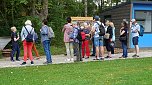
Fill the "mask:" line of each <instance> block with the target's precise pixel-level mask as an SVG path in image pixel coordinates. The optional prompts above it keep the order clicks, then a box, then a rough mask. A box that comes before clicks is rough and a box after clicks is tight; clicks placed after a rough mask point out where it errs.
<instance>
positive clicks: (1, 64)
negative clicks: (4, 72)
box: [0, 51, 152, 68]
mask: <svg viewBox="0 0 152 85" xmlns="http://www.w3.org/2000/svg"><path fill="white" fill-rule="evenodd" d="M121 55H122V54H115V55H114V57H113V58H111V59H105V60H115V59H119V57H120V56H121ZM132 55H133V53H129V54H128V56H129V57H128V58H132V57H131V56H132ZM139 55H140V58H144V57H152V51H148V52H140V54H139ZM105 56H106V55H105ZM93 58H94V57H90V58H89V59H83V62H89V61H93ZM52 59H53V64H60V63H73V61H70V62H67V61H65V59H66V56H64V55H53V56H52ZM22 62H23V60H21V61H15V62H11V61H10V60H9V58H4V59H1V60H0V68H5V67H21V65H20V64H21V63H22ZM43 62H45V56H42V57H41V59H39V60H34V65H32V66H37V65H43ZM25 66H31V64H30V60H28V61H27V64H26V65H25Z"/></svg>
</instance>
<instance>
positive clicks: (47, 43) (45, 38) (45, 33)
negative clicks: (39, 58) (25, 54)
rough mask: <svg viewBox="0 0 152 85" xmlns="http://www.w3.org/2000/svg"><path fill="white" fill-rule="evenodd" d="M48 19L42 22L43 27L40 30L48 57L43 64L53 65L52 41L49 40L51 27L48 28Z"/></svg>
mask: <svg viewBox="0 0 152 85" xmlns="http://www.w3.org/2000/svg"><path fill="white" fill-rule="evenodd" d="M47 23H48V21H47V19H44V20H43V21H42V27H41V29H40V33H41V42H42V44H43V48H44V52H45V55H46V62H44V63H43V64H52V58H51V52H50V43H51V42H50V39H49V34H48V33H49V27H48V26H47Z"/></svg>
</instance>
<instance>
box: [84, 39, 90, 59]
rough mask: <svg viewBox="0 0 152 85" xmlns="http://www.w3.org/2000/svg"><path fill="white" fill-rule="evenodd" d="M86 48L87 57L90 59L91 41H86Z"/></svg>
mask: <svg viewBox="0 0 152 85" xmlns="http://www.w3.org/2000/svg"><path fill="white" fill-rule="evenodd" d="M85 48H86V56H87V57H88V58H89V56H90V48H89V40H86V41H85Z"/></svg>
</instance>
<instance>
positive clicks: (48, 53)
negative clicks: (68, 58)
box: [43, 40, 52, 63]
mask: <svg viewBox="0 0 152 85" xmlns="http://www.w3.org/2000/svg"><path fill="white" fill-rule="evenodd" d="M43 47H44V52H45V55H46V60H47V63H51V62H52V60H51V56H50V51H49V49H50V48H49V47H50V46H49V41H47V40H45V41H43Z"/></svg>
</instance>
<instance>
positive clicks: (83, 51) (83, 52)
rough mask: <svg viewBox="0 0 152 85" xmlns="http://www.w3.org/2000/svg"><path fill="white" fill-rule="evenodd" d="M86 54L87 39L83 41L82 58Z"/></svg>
mask: <svg viewBox="0 0 152 85" xmlns="http://www.w3.org/2000/svg"><path fill="white" fill-rule="evenodd" d="M84 56H85V41H82V58H84Z"/></svg>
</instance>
